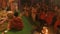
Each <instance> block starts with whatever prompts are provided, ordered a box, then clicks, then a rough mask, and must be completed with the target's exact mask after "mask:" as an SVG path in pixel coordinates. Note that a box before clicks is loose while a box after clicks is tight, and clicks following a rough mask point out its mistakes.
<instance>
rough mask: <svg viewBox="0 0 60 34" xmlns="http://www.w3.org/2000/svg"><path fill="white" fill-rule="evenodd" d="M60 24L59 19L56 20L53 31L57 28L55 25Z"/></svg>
mask: <svg viewBox="0 0 60 34" xmlns="http://www.w3.org/2000/svg"><path fill="white" fill-rule="evenodd" d="M58 26H60V20H57V21H56V22H55V24H54V29H55V31H56V30H57V27H58Z"/></svg>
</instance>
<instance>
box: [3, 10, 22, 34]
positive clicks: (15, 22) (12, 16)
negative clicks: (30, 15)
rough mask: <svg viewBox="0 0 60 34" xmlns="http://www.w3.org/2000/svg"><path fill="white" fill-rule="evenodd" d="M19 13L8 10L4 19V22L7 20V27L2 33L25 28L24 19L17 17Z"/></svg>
mask: <svg viewBox="0 0 60 34" xmlns="http://www.w3.org/2000/svg"><path fill="white" fill-rule="evenodd" d="M17 16H18V15H17V13H14V12H13V11H8V12H7V17H6V18H5V19H4V21H3V22H5V21H7V22H8V24H7V27H6V28H7V29H6V30H4V31H3V32H2V34H5V33H7V32H8V31H13V32H15V31H16V32H17V31H21V30H22V29H23V23H22V20H21V19H20V18H19V17H17Z"/></svg>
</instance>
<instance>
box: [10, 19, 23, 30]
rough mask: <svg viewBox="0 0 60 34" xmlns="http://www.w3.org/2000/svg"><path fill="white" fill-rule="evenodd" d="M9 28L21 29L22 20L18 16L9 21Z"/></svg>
mask: <svg viewBox="0 0 60 34" xmlns="http://www.w3.org/2000/svg"><path fill="white" fill-rule="evenodd" d="M10 28H11V29H12V28H13V29H16V30H21V29H23V22H22V20H21V19H20V18H14V19H12V20H11V21H10Z"/></svg>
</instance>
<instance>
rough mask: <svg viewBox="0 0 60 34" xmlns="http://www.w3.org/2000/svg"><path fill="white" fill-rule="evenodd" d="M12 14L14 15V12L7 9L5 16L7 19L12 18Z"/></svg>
mask: <svg viewBox="0 0 60 34" xmlns="http://www.w3.org/2000/svg"><path fill="white" fill-rule="evenodd" d="M13 16H14V13H13V12H12V11H8V12H7V17H8V18H9V19H11V18H13Z"/></svg>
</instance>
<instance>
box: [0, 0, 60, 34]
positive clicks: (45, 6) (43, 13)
mask: <svg viewBox="0 0 60 34" xmlns="http://www.w3.org/2000/svg"><path fill="white" fill-rule="evenodd" d="M7 4H8V5H7V11H12V12H14V11H17V12H18V5H17V4H16V2H15V3H14V0H9V3H7ZM3 6H4V4H3ZM5 8H6V7H4V9H3V10H5ZM19 8H20V7H19ZM17 12H16V13H15V14H14V15H15V16H16V17H14V18H13V16H12V15H13V13H12V15H11V14H7V17H8V19H9V22H10V21H11V20H10V19H11V18H13V19H14V20H15V18H17V16H18V15H16V14H17ZM6 13H7V12H6ZM3 14H4V13H3ZM22 14H23V16H26V17H29V18H31V20H32V21H33V22H32V23H31V24H32V25H33V27H34V31H35V30H36V31H38V32H40V33H41V31H43V30H44V29H47V28H46V27H50V26H53V28H54V31H55V32H56V31H57V30H58V29H59V28H60V23H59V22H60V6H58V5H55V4H54V3H53V2H52V1H51V2H49V3H47V2H45V0H42V1H40V2H34V3H29V2H26V3H24V4H22V5H21V16H22ZM1 17H3V16H0V18H1ZM17 19H19V18H17ZM19 20H20V19H19ZM12 21H13V20H12ZM37 22H38V24H37ZM36 24H37V25H36ZM20 25H21V24H20ZM44 26H45V28H44ZM14 27H15V25H14ZM22 27H23V25H22V26H21V28H22ZM9 28H11V27H10V26H9V27H8V29H9ZM42 29H43V30H42ZM43 34H44V33H43Z"/></svg>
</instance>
